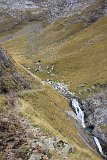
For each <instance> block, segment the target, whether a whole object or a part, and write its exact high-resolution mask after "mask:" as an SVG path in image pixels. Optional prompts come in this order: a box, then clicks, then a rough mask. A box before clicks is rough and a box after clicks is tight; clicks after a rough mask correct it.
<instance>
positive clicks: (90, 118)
mask: <svg viewBox="0 0 107 160" xmlns="http://www.w3.org/2000/svg"><path fill="white" fill-rule="evenodd" d="M82 109H83V110H84V112H85V120H86V123H87V126H89V127H91V128H92V130H91V131H92V134H93V135H94V136H96V137H97V138H98V139H99V140H100V143H101V145H102V147H103V150H104V151H105V154H106V155H107V88H106V89H105V90H104V91H103V92H102V93H99V94H95V95H93V96H92V97H90V98H88V99H87V100H86V101H84V102H83V105H82ZM92 126H93V127H92Z"/></svg>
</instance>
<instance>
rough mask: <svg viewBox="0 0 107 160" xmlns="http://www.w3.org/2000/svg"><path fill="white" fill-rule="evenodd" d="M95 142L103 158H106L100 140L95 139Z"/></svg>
mask: <svg viewBox="0 0 107 160" xmlns="http://www.w3.org/2000/svg"><path fill="white" fill-rule="evenodd" d="M94 141H95V143H96V145H97V147H98V150H99V152H100V153H101V154H102V156H104V157H106V156H105V155H104V153H103V149H102V147H101V144H100V142H99V140H98V138H97V137H94Z"/></svg>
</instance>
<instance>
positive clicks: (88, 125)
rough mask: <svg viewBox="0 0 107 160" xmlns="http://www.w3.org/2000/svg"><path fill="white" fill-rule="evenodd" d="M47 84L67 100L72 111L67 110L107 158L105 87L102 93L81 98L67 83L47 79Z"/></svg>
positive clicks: (106, 91) (106, 95)
mask: <svg viewBox="0 0 107 160" xmlns="http://www.w3.org/2000/svg"><path fill="white" fill-rule="evenodd" d="M47 82H48V84H50V85H52V87H53V88H54V89H55V90H57V91H59V92H60V93H61V94H62V95H63V96H64V97H66V99H67V100H68V102H69V104H70V106H71V107H72V109H73V111H74V112H69V111H67V114H68V115H69V116H72V117H73V118H74V119H76V120H77V121H78V122H79V124H80V125H81V128H82V127H83V128H84V130H86V131H87V133H88V134H89V135H90V138H91V139H92V140H93V142H94V144H95V146H96V148H97V150H98V151H99V152H100V154H101V155H102V156H103V157H104V158H105V159H107V88H105V89H104V91H103V92H102V93H99V94H96V95H93V96H92V97H90V98H88V99H86V100H81V99H80V98H79V97H77V96H76V95H75V94H74V93H72V92H70V91H69V89H68V87H67V85H65V84H63V83H57V82H53V81H51V80H47Z"/></svg>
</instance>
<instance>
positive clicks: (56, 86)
mask: <svg viewBox="0 0 107 160" xmlns="http://www.w3.org/2000/svg"><path fill="white" fill-rule="evenodd" d="M47 82H48V84H51V85H52V87H53V88H54V89H55V90H57V91H59V92H60V93H62V94H63V95H64V96H65V97H66V98H67V99H68V100H69V101H71V102H72V106H73V107H74V108H75V112H76V116H77V119H78V120H79V121H80V122H81V124H82V127H83V128H86V125H85V119H84V112H83V111H82V109H81V107H80V104H79V102H78V100H77V98H76V97H75V96H74V95H75V94H74V93H72V92H70V91H69V89H68V87H67V85H64V84H63V83H57V82H53V81H50V80H49V81H47ZM94 141H95V143H96V146H97V147H98V150H99V152H100V153H101V155H102V156H104V157H106V156H105V155H104V153H103V149H102V146H101V144H100V142H99V140H98V138H97V137H94Z"/></svg>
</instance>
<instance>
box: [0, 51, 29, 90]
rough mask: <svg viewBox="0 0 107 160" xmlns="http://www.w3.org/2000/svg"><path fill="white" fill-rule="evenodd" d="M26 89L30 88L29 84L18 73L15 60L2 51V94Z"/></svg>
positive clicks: (0, 82)
mask: <svg viewBox="0 0 107 160" xmlns="http://www.w3.org/2000/svg"><path fill="white" fill-rule="evenodd" d="M25 88H30V85H29V83H28V82H27V81H26V80H25V79H24V77H23V76H21V75H20V74H19V73H18V72H17V70H16V67H15V62H14V61H13V59H12V58H11V57H10V56H9V55H8V54H7V53H6V51H4V50H3V49H0V93H7V92H8V91H10V90H20V89H25Z"/></svg>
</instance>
